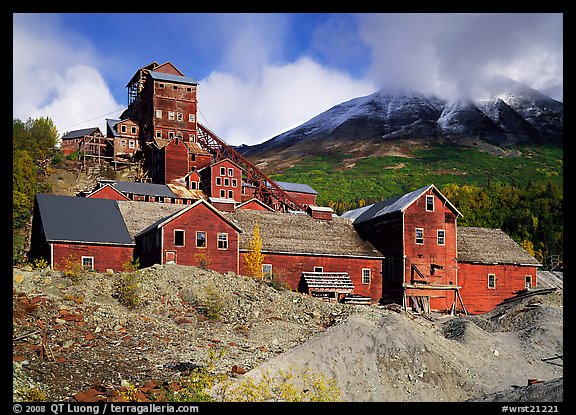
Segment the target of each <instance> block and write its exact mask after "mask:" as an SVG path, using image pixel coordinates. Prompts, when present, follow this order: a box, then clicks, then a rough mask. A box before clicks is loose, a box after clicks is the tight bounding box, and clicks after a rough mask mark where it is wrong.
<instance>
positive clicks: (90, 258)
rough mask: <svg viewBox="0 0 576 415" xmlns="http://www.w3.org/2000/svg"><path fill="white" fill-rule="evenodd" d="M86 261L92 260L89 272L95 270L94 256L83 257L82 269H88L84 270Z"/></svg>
mask: <svg viewBox="0 0 576 415" xmlns="http://www.w3.org/2000/svg"><path fill="white" fill-rule="evenodd" d="M85 259H89V260H90V268H89V270H90V271H91V270H93V269H94V257H93V256H82V258H81V259H80V265H81V266H82V269H87V268H84V260H85Z"/></svg>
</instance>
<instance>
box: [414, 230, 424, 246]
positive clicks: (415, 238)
mask: <svg viewBox="0 0 576 415" xmlns="http://www.w3.org/2000/svg"><path fill="white" fill-rule="evenodd" d="M418 231H422V242H418ZM414 242H415V243H416V245H424V228H416V229H415V232H414Z"/></svg>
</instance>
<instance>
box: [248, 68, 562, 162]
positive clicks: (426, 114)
mask: <svg viewBox="0 0 576 415" xmlns="http://www.w3.org/2000/svg"><path fill="white" fill-rule="evenodd" d="M563 108H564V106H563V103H562V102H559V101H556V100H554V99H552V98H550V97H548V96H546V95H544V94H542V93H540V92H538V91H536V90H535V89H532V88H530V87H528V86H526V85H524V84H521V83H519V82H516V81H514V80H512V79H509V78H503V77H501V78H496V79H495V81H494V83H493V84H492V87H491V89H490V90H489V92H487V93H486V94H485V95H484V96H482V97H479V98H477V99H469V100H457V101H453V102H448V101H446V100H444V99H442V98H439V97H437V96H432V95H425V94H422V93H419V92H416V91H410V90H403V91H392V90H380V91H377V92H375V93H373V94H371V95H368V96H365V97H359V98H355V99H352V100H350V101H347V102H344V103H342V104H339V105H336V106H334V107H332V108H331V109H329V110H327V111H325V112H323V113H321V114H319V115H317V116H315V117H314V118H312V119H310V120H309V121H307V122H305V123H303V124H302V125H300V126H298V127H296V128H294V129H292V130H290V131H287V132H285V133H283V134H280V135H278V136H276V137H273V138H272V139H270V140H268V141H265V142H264V143H262V144H259V145H256V146H244V148H243V149H242V152H244V153H246V154H250V153H258V152H260V151H266V150H270V149H274V148H287V147H291V146H293V145H295V144H297V143H300V144H304V143H307V142H309V141H312V140H318V139H330V140H334V141H337V142H342V141H348V140H353V141H358V140H371V141H373V140H375V139H376V140H389V139H395V138H411V139H422V140H426V139H431V138H442V137H446V138H451V139H457V138H458V137H467V138H470V137H472V138H476V139H481V140H486V141H490V142H494V143H497V144H502V145H505V144H511V143H531V142H534V143H543V142H548V143H556V144H561V143H562V140H563Z"/></svg>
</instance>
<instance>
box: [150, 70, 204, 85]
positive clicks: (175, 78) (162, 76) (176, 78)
mask: <svg viewBox="0 0 576 415" xmlns="http://www.w3.org/2000/svg"><path fill="white" fill-rule="evenodd" d="M149 73H150V76H151V77H152V79H157V80H159V81H167V82H176V83H179V84H187V85H198V82H196V81H195V80H194V79H192V78H190V77H188V76H181V75H173V74H171V73H164V72H157V71H150V72H149Z"/></svg>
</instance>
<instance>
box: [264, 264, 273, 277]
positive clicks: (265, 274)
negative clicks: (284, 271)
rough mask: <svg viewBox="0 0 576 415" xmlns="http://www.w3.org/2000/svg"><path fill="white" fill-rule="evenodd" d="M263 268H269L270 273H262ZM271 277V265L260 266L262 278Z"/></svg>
mask: <svg viewBox="0 0 576 415" xmlns="http://www.w3.org/2000/svg"><path fill="white" fill-rule="evenodd" d="M265 267H266V268H268V267H270V271H269V272H266V271H264V268H265ZM272 276H273V273H272V264H262V278H267V277H269V278H272Z"/></svg>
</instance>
